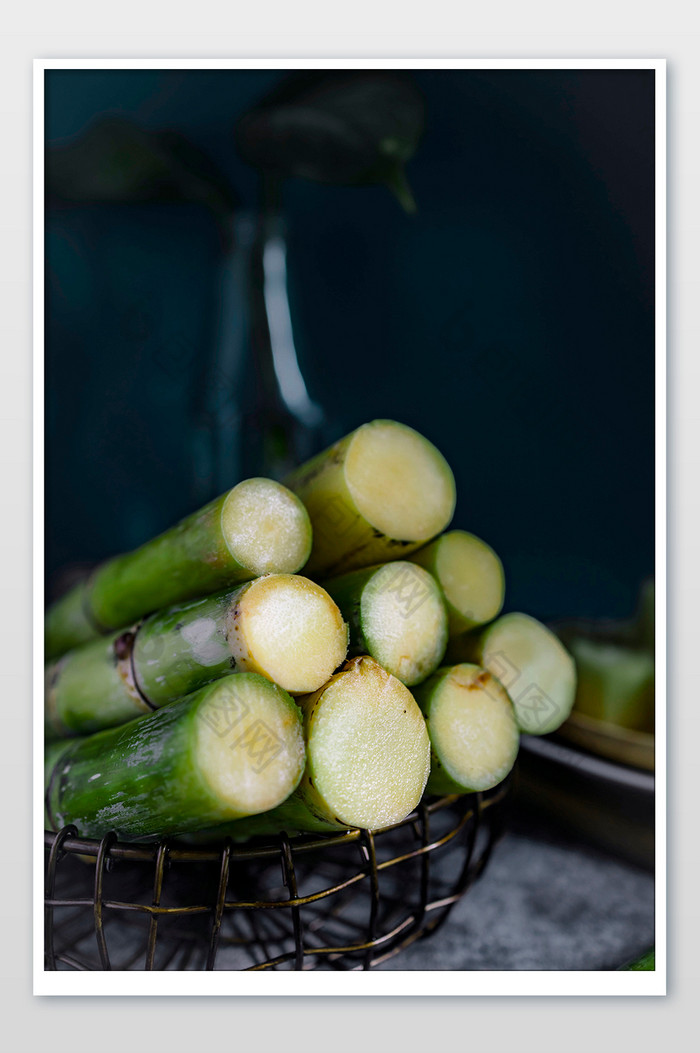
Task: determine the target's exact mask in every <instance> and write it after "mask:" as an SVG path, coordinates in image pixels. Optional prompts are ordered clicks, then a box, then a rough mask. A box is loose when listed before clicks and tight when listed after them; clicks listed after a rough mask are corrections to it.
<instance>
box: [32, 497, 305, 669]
mask: <svg viewBox="0 0 700 1053" xmlns="http://www.w3.org/2000/svg"><path fill="white" fill-rule="evenodd" d="M310 551H311V524H310V522H309V517H308V514H307V512H306V510H305V508H304V506H303V504H302V502H301V501H300V500H299V498H298V497H296V496H295V495H294V494H292V493H291V492H290V491H289V490H288V489H287V488H286V487H284V486H282V484H281V483H277V482H274V481H273V480H271V479H246V480H244V481H243V482H241V483H239V484H238V485H237V486H234V487H233V489H232V490H229V491H228V492H227V493H225V494H223V495H222V496H221V497H218V498H216V499H215V500H214V501H211V502H210V503H209V504H208V505H206V506H205V507H204V508H201V509H199V511H197V512H194V513H193V514H192V515H190V516H187V517H186V518H185V519H183V520H182V521H181V522H179V523H178V524H177V525H176V526H174V527H171V528H170V529H169V530H166V531H165V533H163V534H160V535H159V536H158V537H156V538H154V539H152V540H151V541H148V542H146V543H145V544H144V545H142V546H141V547H140V548H137V549H135V550H134V551H133V552H127V553H125V554H123V555H120V556H114V557H113V558H111V559H108V560H106V561H105V562H103V563H101V564H100V565H99V566H98V567H97V568H96V569H95V570H94V571H93V573H92V574H91V575H90V576H89V577H88V578H87V579H86V580H84V581H81V582H80V583H78V584H77V585H76V586H74V587H73V588H72V589H71V590H70V591H69V592H68V593H66V595H65V596H63V597H62V598H61V599H59V600H57V601H56V602H55V603H54V604H53V605H52V606H51V607H50V608H49V610H48V611H47V614H46V621H45V656H46V658H47V659H51V658H57V657H58V656H59V655H61V654H63V653H65V652H66V651H68V650H70V648H72V647H76V646H78V645H79V644H82V643H86V642H87V641H88V640H92V639H94V638H95V637H96V636H99V635H102V634H106V633H109V632H111V631H113V630H115V629H122V628H124V627H125V626H128V625H130V624H131V623H132V622H134V621H136V620H137V619H138V618H141V617H143V616H144V615H147V614H151V613H152V612H153V611H156V610H159V609H160V608H162V607H166V606H169V605H170V604H173V603H180V602H182V601H183V600H188V599H193V598H194V597H195V596H203V595H205V594H207V593H211V592H215V591H216V590H218V589H223V588H226V587H230V586H233V585H237V584H240V583H241V582H244V581H249V580H250V579H252V578H256V577H259V576H260V575H261V574H269V573H273V572H287V573H294V572H295V571H297V570H299V569H301V567H302V566H303V565H304V563H305V562H306V560H307V558H308V556H309V552H310Z"/></svg>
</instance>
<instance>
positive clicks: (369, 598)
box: [324, 560, 447, 687]
mask: <svg viewBox="0 0 700 1053" xmlns="http://www.w3.org/2000/svg"><path fill="white" fill-rule="evenodd" d="M324 588H325V589H327V591H328V592H329V593H330V595H331V596H332V597H333V599H334V600H335V602H336V603H337V604H338V606H339V608H340V610H341V612H342V614H343V617H344V618H345V620H346V622H347V623H348V625H349V627H350V654H352V655H362V654H368V655H371V657H372V658H375V659H376V660H377V661H378V662H379V664H380V665H382V666H384V668H385V669H386V670H387V672H389V673H391V674H392V675H393V676H395V677H397V678H398V679H399V680H400V681H401V682H402V683H403V684H406V686H407V687H411V686H412V685H413V684H418V683H420V681H421V680H425V678H426V677H427V676H430V674H431V673H432V672H433V671H434V670H435V669H437V667H438V666H439V664H440V662H441V661H442V658H443V655H444V654H445V648H446V646H447V614H446V611H445V604H444V602H443V599H442V594H441V592H440V589H439V587H438V585H437V582H436V581H435V579H434V578H433V577H432V575H431V574H429V573H428V571H427V570H423V568H422V567H418V566H416V565H415V564H413V563H409V562H407V561H406V560H396V561H395V562H393V563H383V564H380V565H379V566H374V567H366V568H365V569H363V570H353V571H350V573H349V574H343V575H341V576H340V577H339V578H332V579H331V580H330V581H324Z"/></svg>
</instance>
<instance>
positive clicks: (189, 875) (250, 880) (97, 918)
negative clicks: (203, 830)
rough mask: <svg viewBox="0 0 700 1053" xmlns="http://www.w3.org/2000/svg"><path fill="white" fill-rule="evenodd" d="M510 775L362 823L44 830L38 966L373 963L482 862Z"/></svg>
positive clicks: (412, 936) (435, 911)
mask: <svg viewBox="0 0 700 1053" xmlns="http://www.w3.org/2000/svg"><path fill="white" fill-rule="evenodd" d="M507 799H508V783H502V784H501V785H500V786H499V787H497V788H496V789H495V790H494V791H490V792H489V793H487V794H471V795H468V796H464V797H441V798H437V799H432V800H427V801H424V802H422V803H421V805H420V806H419V808H418V809H417V810H416V811H415V812H414V813H412V814H411V815H410V816H408V817H407V818H406V819H405V820H404V821H403V822H402V823H399V824H398V825H397V826H394V827H392V828H391V829H389V830H384V831H381V832H378V833H374V834H372V833H371V832H369V831H366V830H353V831H349V832H347V833H343V834H340V835H338V836H331V837H318V836H303V837H292V838H290V837H288V836H286V835H281V836H279V837H278V838H275V839H267V840H266V841H265V842H261V843H255V842H249V843H246V844H243V845H241V844H233V843H232V842H231V841H230V840H227V841H225V842H222V843H219V844H216V845H199V846H192V845H185V844H183V843H182V842H178V841H176V840H161V841H159V842H157V843H154V844H135V843H128V842H120V841H119V840H118V839H117V837H116V835H115V834H113V833H110V834H107V835H106V836H105V837H104V838H102V840H101V841H97V840H92V839H88V838H83V837H80V836H78V834H77V832H76V830H75V828H74V827H71V826H66V827H64V828H63V829H62V830H60V831H58V832H57V833H53V832H48V831H47V832H46V833H45V838H44V840H45V848H46V893H45V968H46V969H47V970H71V969H72V970H85V969H87V970H109V969H112V970H127V969H146V970H154V969H157V970H164V969H165V970H168V969H177V970H182V969H205V970H212V969H250V970H264V969H295V970H301V969H314V968H324V969H345V970H347V969H353V970H357V969H369V968H371V967H372V966H377V965H380V964H381V963H382V962H384V961H386V960H387V959H388V958H390V957H392V956H393V955H395V954H397V953H399V951H401V950H402V949H403V948H404V947H407V946H408V945H409V944H410V943H413V942H414V941H415V940H417V939H422V938H425V937H426V936H428V935H430V934H432V933H434V932H436V931H437V929H438V928H439V927H440V926H441V925H442V924H444V922H445V921H446V919H447V917H448V915H449V912H450V910H451V909H452V907H453V906H454V904H455V903H456V902H457V901H458V900H459V899H460V897H461V896H463V895H464V893H465V892H466V891H467V889H468V888H469V887H470V886H471V885H472V884H473V883H474V882H475V881H476V880H477V878H479V877H480V875H481V874H482V873H483V871H484V868H485V867H486V865H487V863H488V860H489V856H490V854H491V850H492V848H493V845H494V844H495V842H496V841H497V839H498V838H499V836H500V835H501V833H502V831H503V827H504V822H505V808H506V805H507Z"/></svg>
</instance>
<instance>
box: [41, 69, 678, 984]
mask: <svg viewBox="0 0 700 1053" xmlns="http://www.w3.org/2000/svg"><path fill="white" fill-rule="evenodd" d="M55 69H70V70H88V69H94V70H109V69H113V70H124V69H138V70H149V69H152V70H158V69H192V70H195V69H208V70H217V69H220V70H236V69H240V70H255V69H280V70H281V69H462V70H498V69H508V70H513V69H518V70H526V69H532V70H544V69H547V70H556V69H561V70H566V69H601V70H602V69H614V70H624V69H629V70H633V69H634V70H638V69H650V70H654V72H655V172H656V182H655V253H656V267H655V304H656V311H655V318H656V321H655V343H656V391H655V413H656V419H655V430H656V467H655V482H656V494H655V510H656V512H655V522H656V538H655V549H656V568H655V581H656V645H655V646H656V800H655V821H656V848H655V927H656V941H655V948H656V962H655V964H656V968H655V970H654V971H653V972H636V971H612V972H610V971H605V972H597V971H586V970H580V971H579V970H577V971H568V970H561V971H549V970H537V971H527V972H525V971H483V972H481V971H469V970H451V971H442V970H439V971H438V970H420V971H419V970H411V971H403V972H402V971H391V972H373V971H371V970H370V971H369V972H342V973H322V972H318V971H316V970H310V971H308V972H281V973H278V972H272V971H269V972H268V971H260V972H237V973H236V981H235V985H232V984H231V981H230V975H231V974H230V972H228V971H221V972H194V971H193V972H189V971H183V972H133V973H132V972H126V971H111V972H104V973H98V972H87V971H77V970H76V971H74V972H67V971H66V972H49V971H48V970H45V968H44V946H43V944H44V847H43V844H44V787H43V736H44V718H43V708H44V697H43V684H44V672H43V631H44V626H43V622H44V617H43V612H44V587H43V582H44V139H45V137H44V87H45V73H46V71H48V70H55ZM33 325H34V329H33V404H32V405H33V427H32V437H33V464H34V473H33V487H32V493H33V516H34V522H33V549H34V551H33V581H34V589H33V602H34V606H33V615H32V630H33V660H32V667H33V717H34V723H33V734H34V755H33V761H34V771H33V817H34V823H33V831H34V838H33V850H34V851H33V885H34V888H33V899H34V928H33V949H34V955H33V956H34V985H33V991H34V994H35V995H144V996H154V995H175V996H179V997H181V996H183V995H226V996H231V995H234V994H235V995H241V996H246V997H250V996H256V995H263V996H280V995H289V996H298V995H309V996H322V995H329V996H338V995H352V996H363V997H366V996H396V995H409V996H413V997H415V996H417V995H420V996H423V995H441V996H444V995H453V996H458V995H459V996H465V995H466V996H484V995H495V996H504V995H524V996H532V995H539V996H550V995H569V996H570V995H589V996H590V995H594V996H600V995H609V996H629V995H640V996H650V995H665V994H666V977H667V947H666V914H667V906H666V886H667V873H666V800H667V797H666V794H667V785H666V783H667V768H666V760H667V737H666V732H667V727H666V683H667V667H666V614H667V611H666V607H667V581H666V570H667V549H666V544H667V471H666V470H667V459H666V435H667V415H666V407H667V391H666V376H667V354H666V332H667V318H666V60H665V59H657V58H654V59H650V58H641V57H640V58H620V59H602V58H580V59H573V58H566V59H551V58H542V59H535V58H507V59H483V58H475V59H462V58H454V59H450V58H431V59H425V58H401V59H397V58H386V59H378V58H372V59H370V58H356V59H355V58H342V59H338V58H332V59H322V58H309V59H303V58H274V59H270V58H260V59H257V58H249V57H246V58H236V59H204V58H201V59H200V58H195V59H188V58H171V59H164V58H154V59H145V58H144V59H142V58H138V59H136V58H124V59H82V58H81V59H67V58H63V59H35V60H34V129H33ZM232 988H233V989H232Z"/></svg>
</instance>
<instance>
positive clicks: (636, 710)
mask: <svg viewBox="0 0 700 1053" xmlns="http://www.w3.org/2000/svg"><path fill="white" fill-rule="evenodd" d="M568 645H569V650H570V651H571V653H572V655H573V657H574V661H575V662H576V674H577V688H576V701H575V704H574V709H575V710H576V712H577V713H583V714H585V715H586V716H589V717H593V718H594V719H595V720H603V721H606V722H607V723H610V724H615V725H617V726H618V727H622V728H628V729H631V730H633V731H645V732H648V733H651V732H653V730H654V658H653V656H652V655H651V654H649V652H648V651H647V650H641V649H633V648H631V647H627V646H625V645H622V644H617V643H615V642H614V641H612V640H605V639H591V638H587V637H585V636H576V637H573V638H572V639H570V640H569V641H568Z"/></svg>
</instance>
